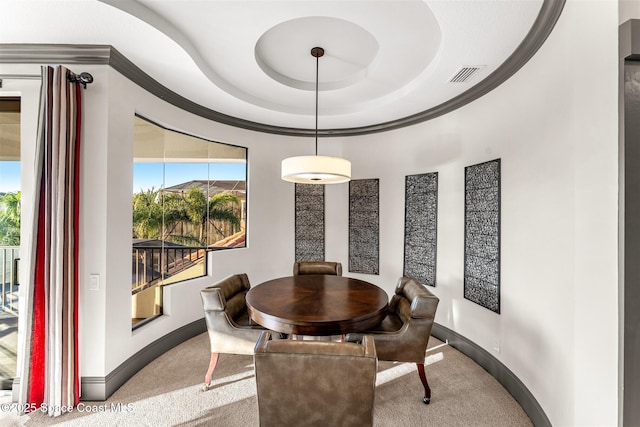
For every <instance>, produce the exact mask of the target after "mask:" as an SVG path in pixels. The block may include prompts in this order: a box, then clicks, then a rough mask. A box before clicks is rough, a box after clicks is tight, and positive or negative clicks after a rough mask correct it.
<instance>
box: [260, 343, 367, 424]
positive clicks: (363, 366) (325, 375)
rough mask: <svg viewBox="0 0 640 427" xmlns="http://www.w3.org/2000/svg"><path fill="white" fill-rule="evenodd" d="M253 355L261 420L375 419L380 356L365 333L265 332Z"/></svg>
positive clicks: (362, 421)
mask: <svg viewBox="0 0 640 427" xmlns="http://www.w3.org/2000/svg"><path fill="white" fill-rule="evenodd" d="M254 360H255V373H256V388H257V396H258V417H259V421H260V426H262V427H271V426H277V427H287V426H296V427H297V426H301V425H304V426H318V427H325V426H342V427H350V426H358V427H360V426H371V425H372V424H373V408H374V399H375V385H376V375H377V368H378V361H377V358H376V350H375V346H374V344H373V340H371V339H370V338H369V337H364V339H363V341H362V342H361V343H339V342H321V341H292V340H272V339H271V332H263V333H262V334H261V335H260V338H259V339H258V342H257V343H256V348H255V355H254Z"/></svg>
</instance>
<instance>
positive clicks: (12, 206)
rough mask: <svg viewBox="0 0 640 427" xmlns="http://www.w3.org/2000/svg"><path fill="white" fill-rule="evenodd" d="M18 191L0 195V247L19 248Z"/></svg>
mask: <svg viewBox="0 0 640 427" xmlns="http://www.w3.org/2000/svg"><path fill="white" fill-rule="evenodd" d="M20 197H21V193H20V191H16V192H14V193H4V194H0V245H2V246H20Z"/></svg>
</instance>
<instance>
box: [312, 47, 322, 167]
mask: <svg viewBox="0 0 640 427" xmlns="http://www.w3.org/2000/svg"><path fill="white" fill-rule="evenodd" d="M323 55H324V49H323V48H321V47H314V48H313V49H311V56H314V57H315V58H316V156H317V155H318V79H319V77H318V76H319V68H320V59H319V58H320V57H321V56H323Z"/></svg>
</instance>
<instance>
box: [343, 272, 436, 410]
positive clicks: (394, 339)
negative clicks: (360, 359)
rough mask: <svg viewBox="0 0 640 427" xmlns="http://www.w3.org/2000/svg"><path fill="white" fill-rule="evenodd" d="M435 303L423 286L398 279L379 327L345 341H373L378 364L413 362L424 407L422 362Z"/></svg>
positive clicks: (428, 397)
mask: <svg viewBox="0 0 640 427" xmlns="http://www.w3.org/2000/svg"><path fill="white" fill-rule="evenodd" d="M438 302H439V299H438V297H436V296H435V295H433V294H432V293H431V292H429V290H428V289H427V288H426V286H424V285H422V284H421V283H419V282H417V281H416V280H414V279H411V278H408V277H401V278H400V280H399V281H398V285H397V286H396V290H395V295H394V296H393V297H392V298H391V301H390V302H389V310H388V313H387V316H386V317H385V318H384V320H383V321H382V323H381V324H380V325H378V326H376V327H375V328H373V329H372V330H369V331H365V332H363V333H362V334H348V335H347V337H346V341H359V340H362V338H363V334H365V336H366V335H369V336H371V337H373V339H374V342H375V346H376V353H377V354H378V359H379V360H387V361H397V362H414V363H415V364H416V366H417V368H418V375H419V376H420V380H421V381H422V385H423V386H424V398H423V399H422V401H423V402H424V403H425V404H429V402H430V401H431V389H430V388H429V383H428V382H427V377H426V375H425V372H424V359H425V353H426V351H427V343H428V342H429V336H430V335H431V327H432V326H433V319H434V317H435V314H436V309H437V308H438Z"/></svg>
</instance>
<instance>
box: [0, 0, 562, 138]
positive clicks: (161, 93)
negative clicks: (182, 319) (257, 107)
mask: <svg viewBox="0 0 640 427" xmlns="http://www.w3.org/2000/svg"><path fill="white" fill-rule="evenodd" d="M564 4H565V0H545V1H544V3H543V5H542V8H541V9H540V13H539V14H538V17H537V18H536V21H535V22H534V24H533V26H532V28H531V30H530V31H529V33H528V34H527V36H526V37H525V38H524V40H523V41H522V43H520V45H519V46H518V48H517V49H516V50H515V51H514V53H513V54H512V55H511V56H510V57H509V58H508V59H507V60H506V61H505V62H504V63H502V65H501V66H500V67H498V68H497V69H496V70H495V71H494V72H493V73H491V74H490V75H489V76H488V77H487V78H485V79H484V80H482V81H481V82H480V83H478V84H476V85H475V86H473V87H472V88H470V89H469V90H467V91H466V92H464V93H462V94H460V95H458V96H456V97H455V98H452V99H450V100H449V101H447V102H444V103H442V104H440V105H438V106H436V107H434V108H430V109H428V110H425V111H422V112H420V113H416V114H413V115H410V116H407V117H402V118H399V119H396V120H391V121H388V122H383V123H378V124H373V125H367V126H360V127H352V128H336V129H319V130H318V136H320V137H331V136H357V135H367V134H372V133H379V132H386V131H390V130H394V129H400V128H404V127H407V126H412V125H416V124H419V123H422V122H425V121H427V120H431V119H434V118H436V117H439V116H442V115H444V114H447V113H450V112H452V111H454V110H457V109H458V108H460V107H463V106H465V105H467V104H469V103H470V102H472V101H474V100H476V99H478V98H480V97H481V96H483V95H485V94H487V93H488V92H490V91H492V90H493V89H495V88H496V87H498V86H500V85H501V84H502V83H504V82H505V81H506V80H507V79H509V78H510V77H511V76H512V75H513V74H515V73H516V72H517V71H518V70H519V69H520V68H522V66H524V64H526V63H527V62H528V61H529V59H531V57H532V56H533V55H534V54H535V53H536V52H537V51H538V49H540V47H541V46H542V45H543V44H544V42H545V40H546V39H547V37H548V36H549V34H550V33H551V31H552V30H553V28H554V27H555V24H556V22H557V21H558V19H559V18H560V14H561V13H562V10H563V8H564ZM0 63H21V64H51V63H61V64H105V65H109V66H111V67H112V68H113V69H115V70H116V71H118V72H119V73H121V74H122V75H124V76H125V77H127V78H128V79H130V80H131V81H132V82H134V83H135V84H137V85H139V86H140V87H142V88H144V89H145V90H147V91H148V92H150V93H152V94H153V95H155V96H157V97H158V98H161V99H163V100H164V101H166V102H169V103H170V104H172V105H175V106H176V107H178V108H180V109H182V110H185V111H188V112H190V113H193V114H196V115H198V116H201V117H204V118H206V119H209V120H213V121H216V122H218V123H222V124H225V125H229V126H233V127H237V128H242V129H248V130H251V131H255V132H263V133H271V134H278V135H288V136H314V135H315V129H303V128H292V127H284V126H273V125H269V124H266V123H258V122H254V121H250V120H245V119H241V118H238V117H233V116H229V115H227V114H224V113H221V112H219V111H215V110H212V109H210V108H206V107H204V106H202V105H200V104H197V103H195V102H193V101H190V100H189V99H187V98H185V97H183V96H181V95H179V94H177V93H176V92H174V91H172V90H170V89H168V88H167V87H165V86H163V85H162V84H160V83H159V82H158V81H156V80H155V79H153V78H152V77H151V76H149V75H148V74H147V73H145V72H144V71H142V70H141V69H140V68H139V67H138V66H136V65H135V64H134V63H133V62H131V61H130V60H129V59H127V58H126V57H125V56H124V55H122V54H121V53H120V52H118V51H117V50H116V49H115V48H114V47H113V46H108V45H68V44H0Z"/></svg>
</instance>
